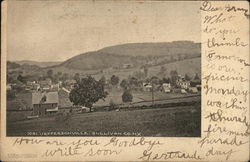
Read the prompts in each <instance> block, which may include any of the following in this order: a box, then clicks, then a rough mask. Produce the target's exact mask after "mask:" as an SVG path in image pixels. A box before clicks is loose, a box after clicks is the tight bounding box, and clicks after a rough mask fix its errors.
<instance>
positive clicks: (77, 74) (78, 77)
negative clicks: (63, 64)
mask: <svg viewBox="0 0 250 162" xmlns="http://www.w3.org/2000/svg"><path fill="white" fill-rule="evenodd" d="M74 79H75V81H77V82H78V81H80V74H79V73H75V75H74Z"/></svg>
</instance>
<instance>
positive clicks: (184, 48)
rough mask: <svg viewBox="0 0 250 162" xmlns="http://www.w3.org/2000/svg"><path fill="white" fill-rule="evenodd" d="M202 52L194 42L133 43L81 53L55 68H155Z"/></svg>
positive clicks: (193, 56)
mask: <svg viewBox="0 0 250 162" xmlns="http://www.w3.org/2000/svg"><path fill="white" fill-rule="evenodd" d="M200 51H201V45H200V43H194V42H190V41H178V42H170V43H130V44H123V45H117V46H111V47H106V48H103V49H101V50H98V51H93V52H88V53H84V54H80V55H78V56H75V57H73V58H71V59H69V60H67V61H65V62H63V63H62V64H60V65H57V66H54V67H66V68H68V69H76V70H98V69H99V70H100V69H106V68H121V67H122V66H123V65H124V64H131V65H132V66H133V67H135V66H136V67H139V66H144V65H151V66H152V65H153V66H155V65H157V64H166V63H169V62H174V61H178V60H182V59H188V58H195V57H200V55H201V54H200ZM161 60H165V62H162V63H160V61H161Z"/></svg>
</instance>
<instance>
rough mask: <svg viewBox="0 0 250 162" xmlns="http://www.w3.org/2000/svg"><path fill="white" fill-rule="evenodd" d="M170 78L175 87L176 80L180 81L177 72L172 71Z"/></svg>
mask: <svg viewBox="0 0 250 162" xmlns="http://www.w3.org/2000/svg"><path fill="white" fill-rule="evenodd" d="M170 76H171V83H172V84H173V85H176V80H177V79H178V73H177V71H176V70H171V71H170Z"/></svg>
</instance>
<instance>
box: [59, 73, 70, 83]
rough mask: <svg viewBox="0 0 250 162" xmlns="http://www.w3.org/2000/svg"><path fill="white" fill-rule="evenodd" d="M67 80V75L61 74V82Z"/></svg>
mask: <svg viewBox="0 0 250 162" xmlns="http://www.w3.org/2000/svg"><path fill="white" fill-rule="evenodd" d="M67 79H69V74H68V73H63V75H62V77H61V80H62V81H66V80H67Z"/></svg>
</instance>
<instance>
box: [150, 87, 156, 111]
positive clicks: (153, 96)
mask: <svg viewBox="0 0 250 162" xmlns="http://www.w3.org/2000/svg"><path fill="white" fill-rule="evenodd" d="M151 84H152V90H151V92H152V107H153V106H154V102H155V101H154V100H155V98H154V83H151Z"/></svg>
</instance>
